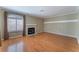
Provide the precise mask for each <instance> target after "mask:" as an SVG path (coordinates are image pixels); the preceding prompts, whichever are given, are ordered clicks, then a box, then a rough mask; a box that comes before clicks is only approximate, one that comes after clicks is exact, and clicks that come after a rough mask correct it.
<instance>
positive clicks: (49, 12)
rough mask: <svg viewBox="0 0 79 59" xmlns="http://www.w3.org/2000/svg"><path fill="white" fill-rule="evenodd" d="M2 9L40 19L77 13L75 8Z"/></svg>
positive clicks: (8, 7)
mask: <svg viewBox="0 0 79 59" xmlns="http://www.w3.org/2000/svg"><path fill="white" fill-rule="evenodd" d="M2 8H5V9H6V10H11V11H15V12H19V13H23V14H29V15H32V16H36V17H41V18H50V17H55V16H60V15H65V14H71V13H75V12H77V7H76V6H5V7H2ZM40 10H41V11H40Z"/></svg>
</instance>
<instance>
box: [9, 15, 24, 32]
mask: <svg viewBox="0 0 79 59" xmlns="http://www.w3.org/2000/svg"><path fill="white" fill-rule="evenodd" d="M19 31H20V32H21V31H23V16H20V15H15V14H8V32H19Z"/></svg>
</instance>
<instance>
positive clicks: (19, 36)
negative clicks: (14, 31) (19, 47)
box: [1, 35, 23, 41]
mask: <svg viewBox="0 0 79 59" xmlns="http://www.w3.org/2000/svg"><path fill="white" fill-rule="evenodd" d="M21 37H23V36H22V35H18V36H15V37H9V39H14V38H21ZM1 41H4V39H1Z"/></svg>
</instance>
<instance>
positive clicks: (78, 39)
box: [48, 32, 79, 44]
mask: <svg viewBox="0 0 79 59" xmlns="http://www.w3.org/2000/svg"><path fill="white" fill-rule="evenodd" d="M48 33H52V34H58V35H62V36H67V37H72V38H76V39H77V42H78V44H79V37H78V36H75V35H68V34H62V33H55V32H48Z"/></svg>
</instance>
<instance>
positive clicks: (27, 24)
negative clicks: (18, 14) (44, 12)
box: [26, 24, 37, 25]
mask: <svg viewBox="0 0 79 59" xmlns="http://www.w3.org/2000/svg"><path fill="white" fill-rule="evenodd" d="M26 25H37V24H26Z"/></svg>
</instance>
